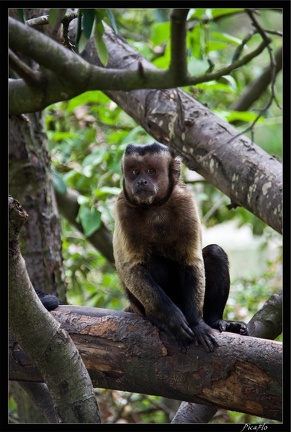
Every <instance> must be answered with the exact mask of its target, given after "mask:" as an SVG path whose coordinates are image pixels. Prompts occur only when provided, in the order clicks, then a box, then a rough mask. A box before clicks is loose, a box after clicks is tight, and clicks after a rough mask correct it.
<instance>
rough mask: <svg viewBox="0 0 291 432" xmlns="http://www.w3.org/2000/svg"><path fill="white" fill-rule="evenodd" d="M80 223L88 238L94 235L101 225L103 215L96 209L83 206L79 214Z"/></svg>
mask: <svg viewBox="0 0 291 432" xmlns="http://www.w3.org/2000/svg"><path fill="white" fill-rule="evenodd" d="M78 221H79V222H80V223H81V225H82V227H83V230H84V234H85V236H86V237H89V236H90V235H92V234H93V233H94V232H95V231H96V230H97V229H98V228H100V225H101V213H100V211H99V210H96V209H95V208H89V207H88V206H87V205H86V204H82V205H81V206H80V209H79V213H78Z"/></svg>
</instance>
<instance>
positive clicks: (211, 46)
mask: <svg viewBox="0 0 291 432" xmlns="http://www.w3.org/2000/svg"><path fill="white" fill-rule="evenodd" d="M226 47H227V43H226V42H216V41H209V42H208V43H207V51H208V52H211V51H219V50H222V49H224V48H226Z"/></svg>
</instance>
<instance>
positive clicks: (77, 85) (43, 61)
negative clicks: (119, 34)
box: [9, 12, 267, 115]
mask: <svg viewBox="0 0 291 432" xmlns="http://www.w3.org/2000/svg"><path fill="white" fill-rule="evenodd" d="M183 14H184V13H183ZM176 15H178V16H180V15H181V13H180V12H178V13H177V14H176ZM174 18H175V14H174ZM179 19H180V18H179ZM184 20H185V16H184ZM107 27H108V26H106V28H107ZM177 27H179V30H180V31H181V32H182V34H181V35H180V37H179V46H180V47H181V46H182V45H183V43H184V42H183V41H185V21H184V23H182V25H181V24H179V23H178V24H177V23H176V21H175V24H174V25H173V28H172V31H173V33H174V35H175V34H176V33H177ZM118 40H119V39H118ZM118 40H117V39H116V42H117V41H118ZM174 45H175V44H174ZM266 45H267V42H266V41H263V42H262V43H261V44H260V45H259V46H258V47H257V48H256V49H255V50H254V51H252V52H251V53H249V54H247V55H246V56H244V57H243V58H242V59H240V60H237V61H235V62H233V63H231V64H229V65H228V66H226V67H224V68H222V69H220V70H219V71H216V72H213V73H208V74H205V75H201V76H198V77H196V76H190V75H189V74H187V73H181V74H180V73H177V71H176V68H174V65H175V64H176V61H175V58H172V60H171V66H170V68H169V69H167V70H165V69H158V68H156V67H154V66H153V65H152V64H151V63H149V62H146V63H143V62H142V60H143V58H142V56H141V55H140V56H139V57H138V58H136V56H135V58H134V59H133V60H134V61H133V66H134V67H133V68H132V67H130V68H122V69H119V68H106V69H105V68H103V67H101V66H96V64H95V65H93V64H92V63H91V64H90V63H89V62H87V61H85V60H83V59H82V58H81V57H80V56H78V55H77V54H76V53H74V52H72V51H70V50H68V49H66V48H65V47H63V46H62V45H60V44H59V43H57V42H55V41H54V40H53V39H50V38H49V37H47V36H46V35H44V34H42V33H40V32H38V31H36V30H35V29H33V28H31V27H30V26H28V25H24V24H22V23H21V22H19V21H17V20H15V19H13V18H11V17H9V46H10V48H11V49H12V50H14V51H15V52H20V53H21V54H22V55H23V56H27V57H29V58H31V59H33V60H34V61H35V62H38V63H39V64H40V65H41V66H42V74H43V80H42V84H41V85H35V86H31V85H29V84H28V83H25V82H24V81H23V80H16V82H14V80H9V109H10V114H11V115H18V114H22V113H28V112H36V111H40V110H42V109H44V108H46V107H47V106H48V105H50V104H52V103H54V102H58V101H61V100H68V99H70V98H72V97H74V96H77V95H78V94H81V93H83V92H85V91H89V90H113V91H114V90H123V91H130V90H135V89H140V88H146V89H165V88H174V87H178V86H189V85H195V84H198V83H201V82H207V81H212V80H214V79H218V78H220V77H221V76H223V75H226V74H229V73H230V72H231V71H233V70H234V69H237V68H238V67H240V66H242V65H244V64H246V63H247V62H249V61H250V60H251V59H252V58H254V57H256V56H257V55H259V54H260V53H261V52H262V51H263V50H264V49H265V47H266ZM175 46H176V45H175ZM183 46H184V45H183ZM173 49H174V48H173ZM183 51H185V54H186V50H185V49H184V50H183ZM173 54H174V53H172V55H173ZM176 54H177V53H176ZM177 58H178V59H180V63H181V53H178V54H177ZM180 66H181V67H182V69H183V71H184V72H186V70H185V69H186V58H185V59H184V61H183V62H182V64H181V65H180ZM19 81H20V82H19ZM55 87H57V88H55Z"/></svg>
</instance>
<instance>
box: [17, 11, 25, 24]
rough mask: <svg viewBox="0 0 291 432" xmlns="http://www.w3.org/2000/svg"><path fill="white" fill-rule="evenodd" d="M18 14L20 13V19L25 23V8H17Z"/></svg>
mask: <svg viewBox="0 0 291 432" xmlns="http://www.w3.org/2000/svg"><path fill="white" fill-rule="evenodd" d="M17 14H18V18H19V21H21V22H22V23H23V24H25V16H24V9H17Z"/></svg>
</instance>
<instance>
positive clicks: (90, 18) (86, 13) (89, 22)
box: [82, 9, 95, 39]
mask: <svg viewBox="0 0 291 432" xmlns="http://www.w3.org/2000/svg"><path fill="white" fill-rule="evenodd" d="M82 13H83V17H84V18H83V31H84V35H85V37H86V38H87V39H90V37H91V34H92V30H93V24H94V19H95V10H94V9H82Z"/></svg>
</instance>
